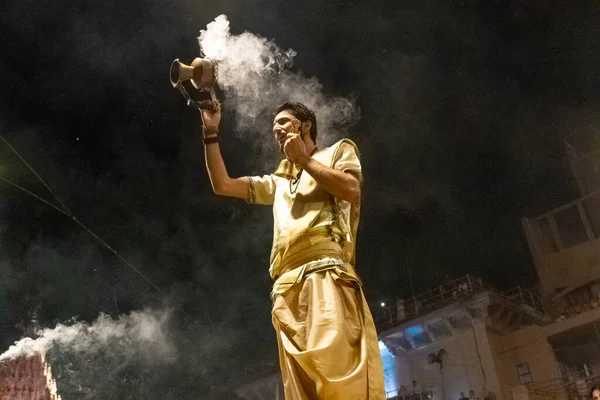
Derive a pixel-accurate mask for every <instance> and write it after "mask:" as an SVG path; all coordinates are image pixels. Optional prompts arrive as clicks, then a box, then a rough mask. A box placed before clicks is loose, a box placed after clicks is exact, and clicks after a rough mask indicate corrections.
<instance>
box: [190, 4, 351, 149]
mask: <svg viewBox="0 0 600 400" xmlns="http://www.w3.org/2000/svg"><path fill="white" fill-rule="evenodd" d="M198 41H199V44H200V48H201V50H202V53H203V54H204V56H206V57H208V58H211V59H215V60H218V61H219V66H218V83H219V86H220V87H221V89H222V90H223V91H224V93H225V101H226V103H225V111H226V110H227V109H234V110H235V112H236V117H237V129H238V131H239V132H242V133H248V132H251V133H258V134H260V135H265V134H268V133H269V132H270V124H271V119H272V116H273V113H274V111H275V109H276V107H277V106H278V105H279V104H281V103H283V102H284V101H288V100H289V101H298V102H301V103H304V104H306V105H307V106H308V107H309V108H310V109H312V110H313V111H315V113H316V115H317V126H318V132H319V138H320V139H321V140H323V141H325V142H327V144H329V143H330V142H331V141H332V140H333V139H336V138H339V137H340V136H342V135H343V134H345V132H346V130H347V129H348V128H349V127H350V126H352V125H353V124H355V123H356V122H357V120H358V117H359V112H358V109H357V107H356V105H355V103H354V102H353V101H352V100H350V99H348V98H344V97H330V96H327V95H325V94H324V92H323V86H322V85H321V84H320V83H319V81H318V80H317V78H315V77H310V78H309V77H305V76H303V75H302V73H294V72H292V71H291V70H290V69H289V68H290V67H292V64H293V60H294V56H295V55H296V52H295V51H294V50H292V49H288V50H283V49H282V48H280V47H279V46H277V44H275V42H274V41H273V40H267V39H265V38H263V37H260V36H258V35H255V34H252V33H249V32H244V33H242V34H240V35H233V34H231V33H230V30H229V21H228V19H227V17H226V16H225V15H220V16H218V17H217V18H215V20H214V21H213V22H211V23H209V24H208V25H207V28H206V30H201V31H200V36H199V38H198Z"/></svg>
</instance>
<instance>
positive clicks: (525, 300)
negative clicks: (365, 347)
mask: <svg viewBox="0 0 600 400" xmlns="http://www.w3.org/2000/svg"><path fill="white" fill-rule="evenodd" d="M482 292H492V293H495V294H496V295H498V296H500V297H502V298H503V299H505V300H506V301H508V302H509V303H511V304H512V305H513V306H515V307H523V306H525V307H528V308H529V309H530V310H529V311H533V312H536V313H539V314H543V307H542V302H541V301H540V298H539V296H538V295H537V294H536V293H534V292H532V291H530V290H527V289H523V288H521V287H516V288H514V289H511V290H509V291H505V292H502V291H499V290H497V289H495V288H493V287H492V286H490V285H488V284H486V283H485V282H483V281H482V280H481V278H478V277H475V276H472V275H465V276H463V277H461V278H458V279H455V280H452V281H449V282H445V283H443V284H441V285H439V286H436V287H435V288H433V289H430V290H428V291H427V292H424V293H420V294H417V295H415V296H413V297H409V298H407V299H398V300H397V301H396V302H393V303H390V304H388V305H386V306H384V314H385V315H383V316H381V317H379V318H377V319H376V321H375V325H376V327H377V329H378V330H382V329H387V328H390V327H392V326H394V325H397V324H399V323H403V322H407V321H409V320H411V319H413V318H416V317H418V316H420V315H424V314H427V313H430V312H432V311H435V310H439V309H440V308H443V307H445V306H447V305H449V304H452V303H454V302H456V301H459V300H463V299H465V298H467V297H470V296H472V295H473V294H477V293H482Z"/></svg>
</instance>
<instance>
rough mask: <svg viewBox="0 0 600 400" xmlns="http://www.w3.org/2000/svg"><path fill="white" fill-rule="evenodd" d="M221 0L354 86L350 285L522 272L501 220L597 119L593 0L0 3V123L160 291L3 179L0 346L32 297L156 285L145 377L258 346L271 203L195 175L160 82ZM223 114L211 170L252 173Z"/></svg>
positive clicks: (118, 298) (48, 308)
mask: <svg viewBox="0 0 600 400" xmlns="http://www.w3.org/2000/svg"><path fill="white" fill-rule="evenodd" d="M223 13H224V14H226V15H227V16H228V18H229V20H230V21H231V27H232V32H233V33H236V34H238V33H241V32H243V31H244V30H248V31H250V32H253V33H255V34H259V35H261V36H264V37H266V38H269V39H275V40H276V42H277V44H278V45H280V46H281V47H283V48H290V47H291V48H293V49H295V50H296V51H297V52H298V56H297V57H296V60H295V65H294V70H296V71H302V73H303V74H305V75H307V76H313V75H314V76H316V77H318V79H319V80H320V81H321V83H322V84H323V85H324V90H325V91H326V92H327V93H328V94H330V95H341V96H347V97H352V98H355V99H356V101H357V104H358V105H359V107H360V109H361V114H362V117H361V120H360V122H359V123H358V124H357V125H356V126H355V127H353V128H352V130H351V132H350V137H351V138H352V139H354V140H355V141H356V142H357V144H358V146H359V148H360V149H361V152H362V163H363V168H364V173H365V185H364V194H363V199H364V205H363V216H362V221H361V227H360V233H359V246H358V271H359V273H360V275H361V277H362V279H363V281H364V285H365V292H366V294H367V298H368V300H369V301H370V302H371V303H373V304H376V303H377V302H379V301H381V300H391V299H393V298H394V297H395V296H397V295H399V296H406V295H410V287H409V284H408V271H410V273H411V276H412V279H413V283H414V286H415V290H417V291H420V290H424V289H426V288H428V287H429V286H431V285H434V284H436V282H438V280H439V279H441V278H442V276H444V275H445V274H452V275H455V276H459V275H460V274H464V273H472V274H475V275H478V276H480V277H481V278H483V279H484V280H487V281H489V282H491V283H492V284H495V285H498V286H499V287H501V288H508V287H510V286H511V285H515V284H525V285H531V284H534V283H535V271H534V269H533V267H532V261H531V259H530V257H529V253H528V249H527V244H526V242H525V238H524V235H523V234H522V229H521V222H520V219H521V217H523V216H536V215H538V214H541V213H544V212H546V211H548V210H550V209H551V208H553V207H556V206H559V205H561V204H562V203H564V202H567V201H570V200H572V199H574V198H575V197H576V196H577V193H576V188H575V185H574V183H573V181H572V179H571V177H570V174H569V171H568V164H567V162H566V156H565V151H564V142H565V141H569V142H570V143H573V144H576V145H579V144H582V143H586V142H588V141H590V140H593V139H594V137H600V115H599V113H598V106H599V105H600V61H599V60H600V44H599V41H598V40H597V38H598V37H600V6H599V4H598V2H587V3H586V2H558V1H533V0H532V1H506V2H504V1H482V2H478V1H474V0H464V1H456V0H450V1H448V0H444V1H434V0H427V1H368V0H361V1H357V0H354V1H347V2H340V1H329V2H326V1H317V0H307V1H303V2H286V1H283V0H280V1H263V0H252V1H250V0H246V1H233V0H231V1H205V2H201V1H160V2H159V1H152V0H140V1H138V2H123V1H113V0H106V1H88V0H82V1H78V2H60V1H51V2H39V1H32V0H19V1H12V0H9V1H5V2H3V5H2V12H1V13H0V35H1V50H0V112H1V114H0V129H1V133H2V135H4V136H5V137H6V138H7V139H8V140H9V141H11V143H12V144H13V145H14V146H15V147H16V148H17V149H18V150H19V151H20V152H21V154H22V155H23V156H24V157H25V158H26V159H27V160H28V161H29V162H30V163H31V164H32V166H33V167H34V168H36V169H37V170H38V171H39V172H40V174H41V175H42V176H43V177H44V179H46V180H47V182H48V183H49V185H50V186H51V187H52V188H53V189H54V190H55V192H56V193H57V194H58V195H59V196H60V197H61V199H62V200H63V201H64V202H65V203H66V204H67V205H68V207H69V208H71V211H72V212H73V213H74V214H75V215H77V216H78V217H79V219H80V220H81V221H82V222H83V223H84V224H86V225H88V226H89V227H90V228H91V229H92V230H94V231H95V232H96V233H97V234H98V235H99V236H100V237H102V238H103V239H104V240H106V241H107V242H108V243H110V245H111V246H113V247H114V248H115V249H116V250H117V251H118V252H119V253H121V254H122V255H123V256H124V257H125V258H127V259H128V260H130V261H131V262H132V263H133V264H134V265H136V266H138V267H139V268H140V270H142V271H143V273H144V274H145V275H147V276H148V277H149V278H150V279H151V280H152V281H153V282H154V283H155V284H156V285H157V286H159V287H160V288H161V290H162V293H158V292H157V291H155V290H154V289H153V288H152V287H150V286H149V285H148V284H147V283H145V282H144V281H143V280H142V279H140V278H139V276H137V275H136V274H135V273H134V272H133V271H132V270H131V269H128V267H127V266H125V265H124V264H123V263H121V262H120V261H119V260H118V259H117V258H116V257H115V256H114V255H112V254H111V253H110V252H109V251H108V250H107V249H106V248H103V247H102V246H100V245H98V244H97V242H95V241H94V240H93V239H92V238H91V237H90V236H89V235H88V234H87V233H86V232H85V231H83V230H82V229H81V228H80V227H78V226H77V225H75V224H74V223H73V222H72V221H70V220H69V219H68V218H65V217H64V216H62V215H60V214H58V213H56V212H55V211H54V210H53V209H51V208H49V207H47V206H45V205H43V204H41V203H39V202H36V200H35V199H32V198H31V197H30V196H28V195H26V194H24V193H23V192H20V191H18V190H15V189H14V188H11V187H9V186H6V185H4V184H3V185H2V186H0V188H1V189H0V190H1V191H0V193H1V196H2V197H1V199H2V213H1V216H2V240H1V242H0V246H1V248H2V252H1V253H0V254H1V255H0V257H1V259H0V307H2V308H0V318H1V321H2V327H1V331H0V338H1V341H0V343H1V345H2V346H0V348H6V347H7V346H8V345H9V344H10V343H11V342H12V341H14V340H16V339H18V338H19V331H18V329H17V328H15V325H16V324H17V323H18V322H19V321H20V320H21V319H22V318H23V317H24V316H25V315H26V313H27V311H28V310H30V309H31V308H32V307H34V306H36V305H38V306H40V307H41V311H40V314H41V318H42V321H43V323H44V324H45V325H47V326H52V324H53V323H55V322H57V321H64V320H67V319H68V318H71V317H73V316H79V318H80V319H86V320H91V319H93V318H95V317H96V316H97V315H98V313H100V312H106V313H109V314H112V315H118V314H119V313H125V312H128V311H130V310H135V309H141V308H143V307H144V306H150V305H160V304H163V303H164V302H168V303H169V304H171V305H172V306H173V307H174V308H175V310H176V312H175V316H174V321H173V332H176V337H177V340H178V342H177V343H178V344H179V345H180V346H181V349H180V350H182V356H181V357H182V358H181V362H180V366H181V367H180V368H181V370H179V374H176V373H174V372H173V371H171V372H169V373H166V372H164V371H162V370H160V368H157V369H156V371H154V372H153V373H155V374H156V376H159V377H160V378H157V380H156V381H157V382H159V383H160V385H162V386H161V387H162V389H157V388H153V393H166V392H165V391H164V390H166V389H164V388H166V387H167V386H169V385H181V386H182V387H183V386H185V387H186V388H187V389H185V390H188V391H192V386H193V385H197V386H195V387H194V388H193V390H194V393H196V394H201V393H205V392H207V391H208V390H209V388H210V387H211V386H212V387H218V386H221V385H230V382H232V381H235V380H238V379H241V377H242V376H243V375H244V370H245V369H250V370H253V369H255V368H254V367H248V366H250V365H252V364H253V363H254V362H262V361H265V362H276V356H275V354H276V344H275V340H274V337H273V333H272V331H271V329H272V328H271V326H270V314H269V313H270V302H269V298H268V294H269V289H270V285H271V282H270V279H269V278H268V274H267V268H268V252H269V249H270V240H271V236H270V235H271V227H272V217H271V211H270V209H269V208H265V207H250V206H248V205H246V204H245V203H244V202H242V201H235V200H229V199H224V198H218V197H216V196H214V195H213V194H212V193H211V191H210V185H209V183H208V179H207V176H206V173H205V170H204V165H203V152H202V146H201V144H200V141H199V132H200V121H199V118H198V115H197V113H196V112H194V111H193V110H192V109H190V108H187V107H185V105H184V103H183V100H182V98H181V97H180V95H179V93H177V91H175V90H173V89H172V88H171V86H170V84H169V80H168V67H169V65H170V63H171V61H172V60H173V59H175V58H181V59H182V60H188V61H189V60H191V59H192V58H193V57H195V56H197V55H198V45H197V40H196V37H197V36H198V31H199V30H200V29H202V28H204V27H205V26H206V24H207V23H208V22H210V21H211V20H212V19H213V18H214V17H216V16H217V15H219V14H223ZM226 105H227V102H226V99H225V110H226ZM316 111H317V112H318V110H316ZM232 116H233V113H229V114H227V112H226V113H225V119H224V121H223V123H222V129H221V131H222V136H223V145H222V149H223V153H224V156H225V160H226V162H227V164H228V168H229V170H230V173H231V174H232V175H242V174H248V173H268V172H270V171H259V170H256V165H258V164H257V163H256V162H254V161H255V160H253V158H255V157H256V155H255V154H252V152H251V151H249V149H251V148H252V146H251V145H250V143H249V142H248V140H245V139H243V138H239V137H237V136H236V135H234V134H233V133H231V130H232V129H233V126H234V121H233V119H232ZM594 132H596V136H595V133H594ZM265 140H271V136H270V135H269V133H268V132H265ZM0 155H1V156H2V162H1V164H2V165H3V167H2V174H3V175H2V176H3V177H5V178H7V179H11V180H13V181H15V182H18V183H19V184H20V185H22V186H25V187H27V188H29V189H31V190H33V191H35V192H36V193H39V194H44V196H45V197H46V198H50V197H49V195H48V194H47V192H44V189H43V187H42V186H41V185H40V184H39V183H38V182H36V180H35V177H34V176H33V175H32V174H31V173H30V172H29V171H28V170H27V169H26V168H25V167H24V166H23V165H22V164H20V163H19V161H18V159H17V158H16V157H15V156H14V154H12V153H11V152H9V151H8V150H7V149H6V147H2V148H1V149H0ZM407 268H408V269H407ZM191 337H192V338H193V339H192V338H191ZM0 352H1V351H0ZM183 370H185V372H184V371H183ZM194 377H196V378H197V379H196V380H197V381H196V382H194V379H195V378H194ZM190 382H194V383H190ZM157 385H158V383H157ZM160 390H163V392H160ZM181 390H182V391H181V393H187V392H185V390H184V389H181ZM157 396H158V397H156V398H165V397H164V396H163V397H160V395H158V394H157ZM107 398H108V397H107Z"/></svg>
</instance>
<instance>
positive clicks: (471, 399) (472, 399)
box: [469, 389, 477, 400]
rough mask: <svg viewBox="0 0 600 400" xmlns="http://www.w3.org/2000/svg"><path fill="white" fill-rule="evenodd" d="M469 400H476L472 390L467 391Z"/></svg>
mask: <svg viewBox="0 0 600 400" xmlns="http://www.w3.org/2000/svg"><path fill="white" fill-rule="evenodd" d="M469 400H477V396H476V395H475V391H474V390H473V389H471V390H469Z"/></svg>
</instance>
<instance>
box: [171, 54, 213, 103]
mask: <svg viewBox="0 0 600 400" xmlns="http://www.w3.org/2000/svg"><path fill="white" fill-rule="evenodd" d="M169 75H170V79H171V85H173V87H174V88H176V89H178V90H179V91H180V92H181V95H182V96H183V97H184V98H185V100H186V102H187V105H188V106H194V107H197V108H199V109H203V110H213V111H216V110H217V104H218V101H217V96H216V94H215V84H216V83H217V62H216V61H215V60H212V59H210V58H200V57H196V58H195V59H194V60H193V61H192V63H191V64H190V65H187V64H184V63H182V62H181V61H179V59H176V60H174V61H173V63H171V69H170V71H169Z"/></svg>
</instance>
